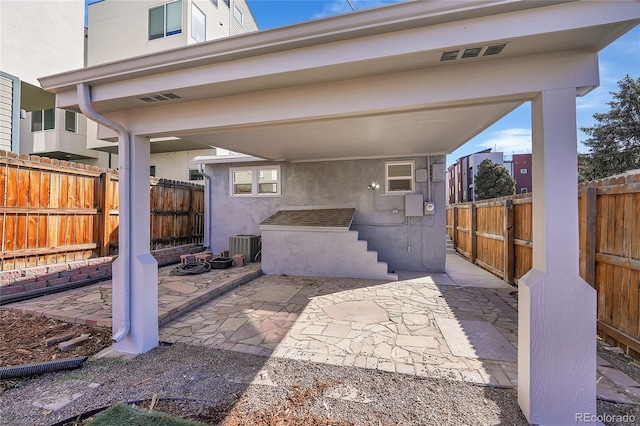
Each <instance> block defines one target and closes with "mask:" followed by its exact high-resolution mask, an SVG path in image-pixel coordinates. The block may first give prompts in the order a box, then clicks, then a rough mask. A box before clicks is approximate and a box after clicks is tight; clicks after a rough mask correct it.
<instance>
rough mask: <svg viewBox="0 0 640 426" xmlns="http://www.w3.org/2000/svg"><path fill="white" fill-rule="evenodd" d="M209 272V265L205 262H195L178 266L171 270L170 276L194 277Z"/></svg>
mask: <svg viewBox="0 0 640 426" xmlns="http://www.w3.org/2000/svg"><path fill="white" fill-rule="evenodd" d="M210 270H211V264H210V263H209V262H207V261H206V260H196V261H195V262H189V263H186V264H184V265H178V266H176V267H175V268H173V269H172V270H171V275H196V274H204V273H205V272H209V271H210Z"/></svg>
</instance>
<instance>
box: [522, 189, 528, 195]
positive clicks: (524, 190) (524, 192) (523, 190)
mask: <svg viewBox="0 0 640 426" xmlns="http://www.w3.org/2000/svg"><path fill="white" fill-rule="evenodd" d="M527 192H529V190H528V188H520V193H521V194H526V193H527Z"/></svg>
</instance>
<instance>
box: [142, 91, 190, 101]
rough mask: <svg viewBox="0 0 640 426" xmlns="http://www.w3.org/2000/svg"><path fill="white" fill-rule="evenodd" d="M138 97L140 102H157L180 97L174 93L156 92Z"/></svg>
mask: <svg viewBox="0 0 640 426" xmlns="http://www.w3.org/2000/svg"><path fill="white" fill-rule="evenodd" d="M138 99H140V100H141V101H142V102H146V103H152V102H159V101H171V100H173V99H181V97H180V96H178V95H176V94H175V93H158V94H155V95H146V96H140V97H139V98H138Z"/></svg>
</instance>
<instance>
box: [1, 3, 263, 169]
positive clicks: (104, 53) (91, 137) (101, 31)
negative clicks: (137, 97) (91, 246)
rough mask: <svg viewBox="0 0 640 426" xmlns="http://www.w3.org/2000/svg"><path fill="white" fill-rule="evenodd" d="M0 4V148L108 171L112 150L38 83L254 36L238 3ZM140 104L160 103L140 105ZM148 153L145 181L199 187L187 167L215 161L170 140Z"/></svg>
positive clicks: (194, 146)
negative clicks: (161, 180) (157, 54)
mask: <svg viewBox="0 0 640 426" xmlns="http://www.w3.org/2000/svg"><path fill="white" fill-rule="evenodd" d="M87 18H88V19H87V22H88V28H85V2H84V1H83V0H50V1H46V2H33V1H13V0H2V2H1V4H0V97H1V99H0V149H3V150H7V151H14V152H20V153H27V154H37V155H41V156H47V157H52V158H57V159H61V160H69V161H76V162H80V163H86V164H92V165H98V166H101V167H110V168H116V167H117V166H118V160H117V149H118V147H117V143H112V142H107V141H104V140H100V139H98V136H97V135H98V125H97V124H96V123H95V122H93V121H91V120H87V118H86V117H84V116H83V115H82V114H79V113H75V112H72V111H63V110H58V109H56V108H54V103H55V97H54V95H53V94H51V93H49V92H46V91H44V90H42V89H41V88H40V84H39V82H38V80H37V78H38V77H42V76H46V75H51V74H56V73H60V72H64V71H68V70H72V69H79V68H83V67H84V66H93V65H98V64H103V63H107V62H111V61H116V60H121V59H125V58H130V57H135V56H141V55H145V54H149V53H153V52H158V51H163V50H169V49H174V48H178V47H182V46H186V45H189V44H194V43H202V42H206V41H211V40H215V39H220V38H224V37H229V36H233V35H236V34H240V33H244V32H251V31H257V29H258V27H257V25H256V22H255V20H254V18H253V15H252V14H251V10H250V9H249V6H248V5H247V3H246V1H245V0H173V1H158V0H147V1H119V0H102V1H100V2H97V3H93V4H91V5H89V6H88V17H87ZM148 102H161V100H158V99H155V98H151V97H150V98H149V99H148ZM153 142H154V143H153V144H152V153H153V154H152V167H151V169H150V171H149V172H150V174H151V175H154V176H158V177H164V178H169V179H175V180H200V179H201V178H202V177H201V176H200V175H199V174H198V173H197V171H196V170H195V169H194V168H193V166H191V168H190V166H189V161H190V160H191V159H192V158H194V157H196V156H199V155H214V154H218V155H220V154H224V153H225V151H224V150H219V151H218V152H216V150H215V148H214V147H212V146H208V145H202V144H199V143H195V142H193V141H189V140H185V139H177V138H171V137H169V138H158V139H156V140H154V141H153Z"/></svg>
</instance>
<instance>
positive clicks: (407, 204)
mask: <svg viewBox="0 0 640 426" xmlns="http://www.w3.org/2000/svg"><path fill="white" fill-rule="evenodd" d="M423 202H424V196H423V195H422V194H407V195H405V196H404V211H405V215H406V216H423V214H424V213H423V212H424V211H423V210H422V209H423Z"/></svg>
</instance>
